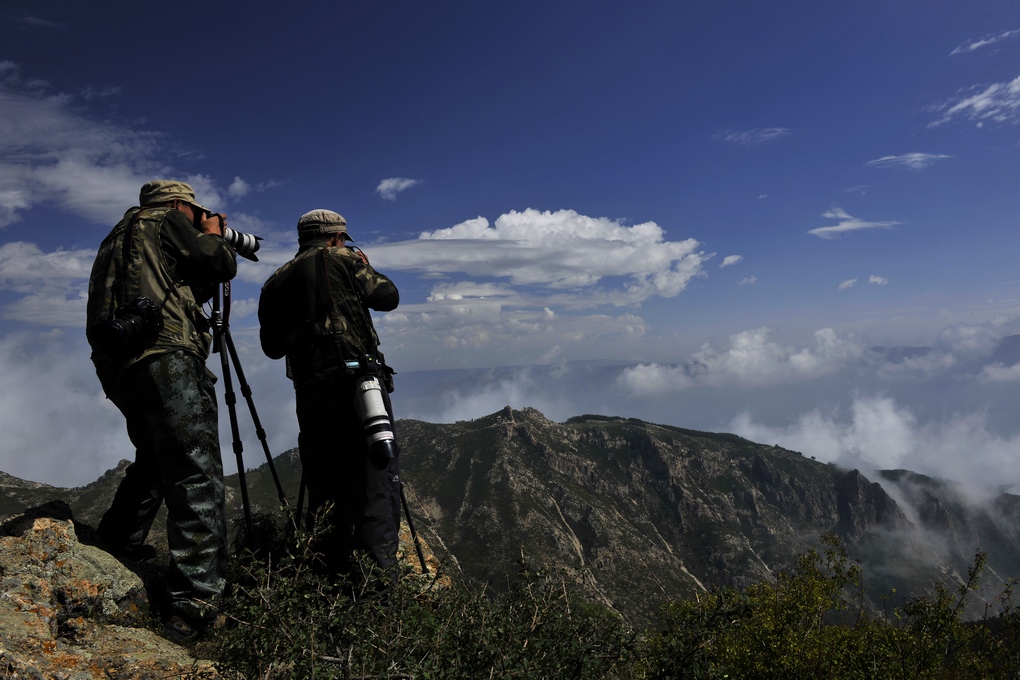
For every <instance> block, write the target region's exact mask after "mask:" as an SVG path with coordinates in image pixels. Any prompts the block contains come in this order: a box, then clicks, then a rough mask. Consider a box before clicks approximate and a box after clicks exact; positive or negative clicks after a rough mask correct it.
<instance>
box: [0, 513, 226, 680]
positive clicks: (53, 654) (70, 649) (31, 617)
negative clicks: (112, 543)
mask: <svg viewBox="0 0 1020 680" xmlns="http://www.w3.org/2000/svg"><path fill="white" fill-rule="evenodd" d="M65 507H66V506H65ZM57 510H60V508H57ZM50 514H56V515H57V516H58V517H62V516H65V515H66V516H68V518H67V519H55V518H53V517H46V516H39V515H40V513H39V512H38V511H35V512H33V511H29V512H26V513H25V514H24V515H22V516H20V517H17V518H14V519H13V520H10V521H8V522H6V523H5V524H4V525H3V534H2V535H0V677H4V678H47V679H48V678H53V679H54V680H56V679H60V680H91V679H92V678H104V679H105V678H111V677H116V678H165V677H193V678H207V677H216V672H215V670H214V669H213V667H212V665H211V664H210V663H209V662H206V661H196V660H195V659H193V658H192V657H191V656H190V654H189V653H188V652H187V650H185V649H183V648H181V647H179V646H177V645H174V644H172V643H171V642H169V641H167V640H165V639H163V638H161V637H160V636H158V635H156V634H155V633H153V632H152V631H151V630H148V629H146V628H144V627H141V624H142V623H144V622H145V621H146V620H147V619H148V616H149V614H148V611H149V606H148V601H147V598H146V592H145V586H144V584H143V582H142V579H141V578H139V577H138V576H137V575H136V574H135V573H134V572H132V571H131V570H130V569H128V568H127V567H125V566H124V565H123V564H121V563H120V562H119V561H118V560H117V559H115V558H114V557H112V556H111V555H110V554H108V553H106V552H104V551H103V550H100V549H99V548H97V547H95V546H91V545H86V544H84V543H81V542H80V541H79V540H78V536H77V534H76V532H75V526H74V522H73V520H72V519H70V518H69V512H68V513H63V512H62V511H58V512H52V513H50Z"/></svg>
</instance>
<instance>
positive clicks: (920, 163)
mask: <svg viewBox="0 0 1020 680" xmlns="http://www.w3.org/2000/svg"><path fill="white" fill-rule="evenodd" d="M946 158H952V156H947V155H946V154H941V153H938V154H936V153H905V154H902V155H900V156H883V157H882V158H877V159H875V160H873V161H868V162H867V163H865V165H868V166H871V167H876V168H907V169H909V170H924V169H925V168H927V167H928V166H930V165H931V164H933V163H935V162H936V161H940V160H944V159H946Z"/></svg>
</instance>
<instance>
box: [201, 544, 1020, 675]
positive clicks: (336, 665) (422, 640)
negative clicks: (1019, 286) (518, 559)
mask: <svg viewBox="0 0 1020 680" xmlns="http://www.w3.org/2000/svg"><path fill="white" fill-rule="evenodd" d="M275 540H276V545H274V546H273V547H272V548H270V549H263V550H262V551H260V553H259V555H258V556H256V555H254V554H252V553H247V554H246V556H244V557H240V558H235V560H234V566H235V571H236V573H235V575H234V583H235V587H234V592H233V595H232V596H231V597H230V598H229V599H228V600H227V602H226V603H225V605H224V612H225V613H226V614H227V615H228V617H229V618H230V620H231V621H232V626H230V627H228V628H227V629H226V630H225V631H223V632H222V633H221V634H220V635H218V636H217V637H216V638H215V639H214V641H213V645H214V649H213V652H214V654H216V655H217V656H218V658H219V664H220V668H221V670H223V671H224V672H225V674H227V675H228V676H229V675H235V676H239V677H243V678H247V679H249V680H255V679H256V678H257V679H259V680H268V679H269V678H312V677H315V678H364V677H387V678H401V677H404V678H410V677H414V678H490V677H498V678H613V677H616V678H763V679H764V678H784V679H786V678H835V679H842V678H997V677H1003V678H1016V677H1020V610H1018V609H1017V608H1016V607H1015V606H1014V602H1013V591H1012V587H1010V586H1007V587H1006V589H1005V590H1003V591H1002V593H1001V594H1000V595H999V597H998V598H997V600H995V602H993V603H992V605H990V608H989V609H988V610H987V615H986V617H985V619H984V620H983V621H980V622H973V623H966V622H964V621H963V620H962V617H961V611H962V606H963V604H964V601H965V599H966V598H967V596H968V595H970V594H971V593H972V591H973V589H974V588H975V586H976V584H977V581H978V578H979V576H980V573H981V571H982V568H983V566H984V557H983V555H978V556H977V558H976V560H975V564H974V567H973V568H972V569H971V573H970V580H969V582H968V583H966V584H963V585H961V586H960V587H959V588H958V592H957V594H955V595H954V594H952V593H950V592H949V591H948V590H947V589H946V588H945V587H944V586H943V585H941V584H937V585H936V589H935V595H934V596H933V597H924V598H916V599H914V600H911V601H910V602H908V603H907V604H905V605H904V606H903V608H902V609H898V610H893V611H891V612H889V613H887V614H885V615H883V616H878V617H876V616H870V615H868V614H867V613H866V611H865V609H864V606H863V597H862V596H861V591H860V579H861V574H860V571H859V569H858V567H857V566H856V565H855V564H853V563H852V562H851V561H850V560H849V559H848V558H847V554H846V552H845V550H844V549H843V547H842V546H841V545H840V544H839V542H838V540H837V539H835V538H834V537H824V538H823V540H822V546H821V548H822V552H821V553H819V552H818V551H817V550H812V551H809V552H808V553H806V554H804V555H802V556H801V557H800V558H799V560H798V563H797V564H796V566H795V567H794V568H793V569H791V570H789V571H786V572H782V573H780V574H779V575H778V576H777V577H776V579H775V580H773V581H767V582H762V583H758V584H755V585H753V586H751V587H749V588H746V589H744V590H737V589H717V590H714V591H712V592H710V593H706V594H704V595H702V596H700V597H699V598H697V599H695V600H694V601H676V602H671V603H669V604H668V605H666V606H665V607H664V608H663V610H662V615H661V619H660V622H659V624H658V625H656V626H653V627H652V628H650V629H649V630H647V631H643V632H641V631H636V630H633V629H631V628H629V627H628V626H627V625H625V623H624V622H623V621H622V620H621V619H620V618H619V616H618V615H616V614H615V613H614V612H612V611H611V610H609V609H607V608H606V607H604V606H602V605H599V604H594V603H592V602H590V601H588V600H586V599H585V598H584V597H582V596H581V595H580V593H579V592H578V591H577V590H576V589H575V587H574V586H573V585H572V583H573V579H571V578H568V577H566V575H564V574H562V573H554V572H550V571H543V570H534V569H530V568H528V567H527V566H526V565H523V566H522V569H521V571H520V572H519V573H518V574H517V575H516V577H515V578H514V579H513V580H512V582H511V583H510V584H509V585H508V587H507V589H506V590H505V591H504V592H502V593H495V592H492V591H491V590H489V589H487V588H485V587H484V586H481V585H469V584H466V583H464V582H462V581H457V580H453V582H452V585H449V586H440V585H438V584H439V581H438V580H437V579H436V578H435V577H428V576H413V575H410V574H406V575H404V576H403V577H402V578H401V579H399V581H398V582H397V584H396V585H395V586H393V587H392V588H391V589H389V591H388V594H387V596H386V597H380V596H379V592H380V590H386V588H385V586H386V584H383V583H381V582H380V581H379V580H378V579H377V578H376V577H375V576H373V575H372V574H371V571H370V570H369V569H367V568H366V569H363V570H362V573H361V575H360V577H359V578H358V579H356V580H355V581H354V582H348V581H343V582H337V581H335V580H332V579H330V578H327V577H325V576H323V575H322V574H320V573H319V572H318V571H317V569H316V559H315V555H314V552H313V551H312V549H311V546H312V544H313V538H312V536H309V535H306V534H302V533H300V532H298V533H297V534H295V535H292V536H291V537H289V538H287V537H285V536H284V535H283V534H278V535H277V536H276V539H275Z"/></svg>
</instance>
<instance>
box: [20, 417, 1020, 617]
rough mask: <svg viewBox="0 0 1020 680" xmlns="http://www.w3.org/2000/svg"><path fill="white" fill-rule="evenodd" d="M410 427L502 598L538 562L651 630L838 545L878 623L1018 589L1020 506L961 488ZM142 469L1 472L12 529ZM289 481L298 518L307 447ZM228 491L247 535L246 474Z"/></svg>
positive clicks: (702, 450) (575, 437)
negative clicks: (670, 616) (715, 591)
mask: <svg viewBox="0 0 1020 680" xmlns="http://www.w3.org/2000/svg"><path fill="white" fill-rule="evenodd" d="M395 428H396V431H397V435H398V439H399V441H400V442H401V446H402V454H401V456H402V477H403V479H404V482H405V485H406V492H407V498H408V501H409V504H410V507H411V510H412V512H413V513H414V519H415V524H416V528H417V529H418V531H419V533H420V534H421V535H422V537H423V538H424V539H425V540H426V541H427V543H428V545H429V546H431V548H432V550H433V551H434V552H435V554H436V556H437V557H439V558H440V559H441V560H443V561H444V564H445V566H444V569H445V570H446V571H448V572H450V573H456V574H460V575H463V576H465V577H468V578H471V579H476V580H482V581H486V582H488V583H490V584H491V585H492V587H495V588H500V587H502V586H504V585H505V584H506V582H507V580H508V579H512V578H513V574H514V573H515V572H516V570H517V569H519V568H520V563H521V562H525V563H527V564H529V565H539V566H541V567H544V568H552V569H559V570H562V571H563V572H564V573H565V574H567V575H569V577H570V578H573V579H575V580H577V582H578V583H580V584H582V586H583V587H584V588H585V590H586V591H587V592H588V593H589V594H590V595H591V596H592V597H593V598H595V599H597V600H598V601H601V602H603V603H605V604H607V605H608V606H610V607H612V608H613V609H615V610H616V611H618V612H620V613H621V614H623V615H624V616H625V617H626V618H627V619H628V620H630V621H631V622H633V623H638V624H643V623H647V622H649V621H651V620H652V619H653V618H654V617H655V615H656V612H657V610H658V608H659V607H660V606H661V604H662V603H664V602H665V601H667V600H669V599H676V598H687V597H693V596H695V595H696V594H697V593H699V592H704V591H705V590H707V589H711V588H713V587H718V586H737V587H742V586H746V585H750V584H751V583H753V582H756V581H760V580H762V579H770V578H774V576H775V574H776V572H777V571H779V570H782V569H785V568H788V567H789V566H791V565H792V564H793V563H794V560H795V558H796V556H797V555H798V554H800V553H802V552H803V551H805V550H808V549H811V548H813V547H815V546H817V541H818V538H819V537H820V536H821V535H822V534H823V533H832V534H835V535H837V536H838V537H839V538H840V539H841V540H842V541H843V542H844V543H845V545H846V546H847V548H848V550H849V551H850V553H851V555H852V556H853V557H855V558H857V559H858V560H860V561H861V563H862V566H863V567H864V568H865V573H866V582H865V590H866V597H867V598H868V600H869V601H870V602H871V605H872V606H873V607H874V608H878V607H879V606H880V604H879V603H880V602H881V598H882V597H883V596H884V595H888V594H889V593H890V592H891V591H892V589H895V590H896V592H897V595H898V596H902V597H908V596H910V595H912V594H923V593H925V592H928V590H927V589H928V588H930V587H931V584H932V583H934V582H935V581H938V580H942V581H946V582H948V583H957V582H960V581H962V580H963V579H964V578H965V577H966V570H967V568H968V567H969V566H970V564H971V563H972V561H973V556H974V553H975V552H978V551H983V552H986V554H987V555H988V573H989V574H990V575H991V576H992V578H991V579H989V580H990V581H993V582H994V581H998V580H999V579H1008V578H1013V577H1016V576H1017V575H1018V574H1017V573H1016V572H1017V571H1018V568H1017V567H1018V565H1020V531H1018V529H1017V528H1016V527H1018V526H1020V496H1014V495H1012V494H1007V493H1002V494H999V495H998V496H996V497H995V498H993V499H992V501H990V502H988V503H986V504H983V505H982V504H980V503H975V502H972V501H971V500H970V499H968V498H967V497H966V495H965V494H962V493H961V492H960V491H958V490H956V489H955V488H954V487H953V485H952V483H951V482H948V481H945V480H934V479H932V478H929V477H925V476H924V475H918V474H917V473H912V472H909V471H886V472H884V473H881V474H880V475H878V480H877V481H872V480H871V479H868V477H866V476H865V475H864V474H863V473H861V472H860V471H859V470H845V469H841V468H838V467H837V466H835V465H832V464H828V463H820V462H818V461H815V460H812V459H811V458H810V457H808V456H805V455H803V454H801V453H799V452H795V451H790V450H787V449H784V448H782V447H778V446H771V445H765V444H758V443H755V442H752V441H750V440H747V439H744V438H742V437H739V436H737V435H733V434H727V433H711V432H703V431H698V430H690V429H686V428H681V427H676V426H672V425H657V424H654V423H648V422H645V421H642V420H639V419H636V418H616V417H612V416H601V415H585V416H576V417H573V418H570V419H568V420H566V421H564V422H562V423H557V422H553V421H551V420H548V419H547V418H545V416H544V415H543V414H542V413H541V412H539V411H537V410H535V409H532V408H523V409H511V408H510V407H506V408H504V409H502V410H500V411H497V412H494V413H492V414H490V415H488V416H484V417H482V418H477V419H474V420H470V421H458V422H455V423H446V424H436V423H428V422H424V421H415V420H400V421H397V422H396V424H395ZM126 464H127V462H126V461H122V462H121V464H120V465H118V467H116V468H113V469H111V470H109V471H107V472H106V473H104V475H102V476H101V477H100V478H99V479H97V480H96V481H95V482H93V483H91V484H88V485H85V486H83V487H77V488H75V489H58V488H56V487H48V486H46V485H40V484H37V483H34V482H23V480H17V479H16V478H13V477H11V476H10V475H0V491H2V492H3V494H2V495H0V499H2V501H0V517H2V516H4V515H7V514H12V513H15V512H18V511H20V508H18V507H14V506H16V505H18V504H23V505H25V506H28V505H33V504H38V503H40V502H44V501H46V500H51V499H52V498H60V499H62V500H66V501H67V502H68V503H69V504H70V506H71V507H72V508H73V510H74V513H75V517H76V518H77V519H79V520H80V521H82V522H84V523H86V524H91V525H92V526H95V525H96V524H97V523H98V519H99V517H100V516H101V514H102V512H103V511H105V509H106V507H108V506H109V502H110V500H112V494H113V491H114V490H115V488H116V484H117V482H118V481H119V479H120V477H121V476H122V475H123V468H124V467H125V466H126ZM274 467H275V468H276V471H277V473H278V475H279V477H280V480H281V483H282V484H283V486H284V489H285V490H286V491H287V493H288V494H289V496H290V498H291V503H292V505H293V499H294V498H295V497H296V494H297V484H298V480H299V479H300V461H299V458H298V456H297V453H296V450H291V451H288V452H285V453H283V454H280V455H279V456H277V457H276V458H275V459H274ZM246 477H247V484H248V489H249V496H250V499H251V502H252V507H253V509H254V510H255V511H256V512H273V511H275V510H276V509H277V507H278V506H279V500H278V499H277V493H276V488H275V484H274V483H273V481H272V478H271V475H269V472H268V465H267V464H263V465H262V466H260V467H259V468H255V469H252V470H249V471H248V472H247V473H246ZM227 486H228V507H229V508H230V511H231V515H232V517H233V523H234V525H236V524H237V522H238V518H239V515H240V500H239V493H238V492H239V488H238V486H237V478H236V475H234V476H231V477H230V478H228V480H227ZM933 537H935V538H933ZM936 539H937V540H936ZM160 540H161V539H159V537H158V536H156V537H154V539H153V541H152V542H153V543H154V544H159V542H160ZM993 585H994V584H993ZM894 604H895V603H894Z"/></svg>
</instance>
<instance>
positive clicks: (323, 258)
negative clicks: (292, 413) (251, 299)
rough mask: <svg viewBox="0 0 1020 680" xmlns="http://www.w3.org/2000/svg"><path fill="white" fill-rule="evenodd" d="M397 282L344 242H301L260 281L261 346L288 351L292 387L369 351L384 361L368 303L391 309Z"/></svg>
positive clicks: (278, 353) (271, 352)
mask: <svg viewBox="0 0 1020 680" xmlns="http://www.w3.org/2000/svg"><path fill="white" fill-rule="evenodd" d="M399 302H400V295H399V293H398V292H397V287H396V286H395V285H393V282H392V281H390V280H389V279H388V278H387V277H385V276H383V275H382V274H380V273H379V272H377V271H375V269H373V268H372V267H371V266H370V265H368V264H365V263H364V262H363V261H362V260H361V258H360V257H359V256H358V254H357V253H356V252H355V251H354V250H353V249H352V248H348V247H346V246H336V247H329V248H324V247H322V246H317V245H309V246H305V247H302V248H301V249H300V250H299V251H298V253H297V255H296V256H295V257H294V259H293V260H291V261H290V262H288V263H287V264H285V265H283V266H282V267H280V269H278V270H277V271H276V273H275V274H273V275H272V276H271V277H269V280H268V281H266V283H265V285H263V286H262V295H261V297H260V298H259V323H260V324H261V331H260V336H261V340H262V351H263V352H265V353H266V356H268V357H269V358H270V359H279V358H281V357H284V356H286V357H287V377H289V378H290V379H291V380H293V381H294V387H295V388H298V387H300V386H301V385H303V384H306V383H308V382H312V381H315V380H322V379H325V378H328V377H331V376H333V375H337V374H338V372H339V371H342V370H344V369H343V366H342V365H341V364H342V362H344V361H348V360H357V359H359V358H360V357H362V356H364V355H366V354H367V355H371V356H373V357H375V358H376V359H378V360H379V361H380V362H382V361H383V357H382V355H381V354H380V353H379V336H378V335H376V332H375V326H374V325H373V324H372V316H371V314H370V313H369V309H374V310H376V311H379V312H388V311H390V310H393V309H396V307H397V305H398V304H399Z"/></svg>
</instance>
